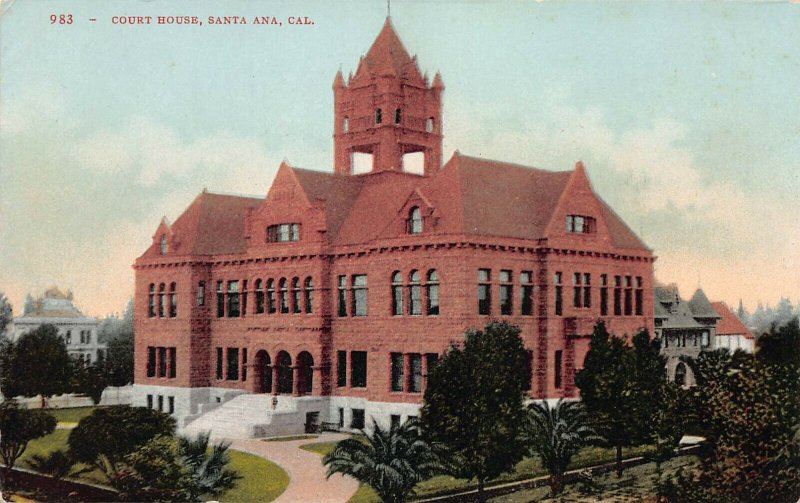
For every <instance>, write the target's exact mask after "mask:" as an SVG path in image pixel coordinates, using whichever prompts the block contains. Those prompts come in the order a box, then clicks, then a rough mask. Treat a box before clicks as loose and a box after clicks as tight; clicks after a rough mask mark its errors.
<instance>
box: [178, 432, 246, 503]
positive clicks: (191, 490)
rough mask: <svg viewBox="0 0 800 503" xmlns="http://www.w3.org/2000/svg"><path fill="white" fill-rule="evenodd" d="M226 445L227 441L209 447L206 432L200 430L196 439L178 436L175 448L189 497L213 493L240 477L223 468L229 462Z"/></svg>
mask: <svg viewBox="0 0 800 503" xmlns="http://www.w3.org/2000/svg"><path fill="white" fill-rule="evenodd" d="M229 447H230V443H219V444H214V445H213V446H211V447H210V448H209V434H208V433H201V434H200V435H198V436H197V438H196V439H190V438H186V437H180V438H179V439H178V450H179V452H180V455H181V458H182V459H183V463H184V465H185V466H186V468H187V470H188V475H189V482H188V484H187V485H186V487H187V494H188V497H189V499H190V500H193V501H194V500H197V499H198V498H200V497H201V496H211V497H216V496H219V495H220V494H222V493H223V492H225V491H227V490H228V489H231V488H233V487H234V486H235V485H236V481H237V480H238V479H240V478H241V477H240V476H239V474H238V473H236V471H234V470H230V469H228V468H226V466H227V465H228V463H229V462H230V456H229V455H228V448H229Z"/></svg>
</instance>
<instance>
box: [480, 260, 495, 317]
mask: <svg viewBox="0 0 800 503" xmlns="http://www.w3.org/2000/svg"><path fill="white" fill-rule="evenodd" d="M490 275H491V271H490V270H489V269H478V314H483V315H488V314H490V313H491V310H492V293H491V285H490V284H489V279H490V277H491V276H490Z"/></svg>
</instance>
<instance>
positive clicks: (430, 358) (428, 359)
mask: <svg viewBox="0 0 800 503" xmlns="http://www.w3.org/2000/svg"><path fill="white" fill-rule="evenodd" d="M438 363H439V355H438V354H436V353H425V366H426V367H427V368H426V374H425V377H426V378H427V377H428V376H429V375H431V373H432V372H433V369H435V368H436V364H438Z"/></svg>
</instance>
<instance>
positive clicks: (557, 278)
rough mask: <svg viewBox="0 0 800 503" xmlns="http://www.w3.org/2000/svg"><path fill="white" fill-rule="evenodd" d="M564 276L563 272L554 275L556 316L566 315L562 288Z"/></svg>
mask: <svg viewBox="0 0 800 503" xmlns="http://www.w3.org/2000/svg"><path fill="white" fill-rule="evenodd" d="M561 280H562V274H561V272H556V273H555V274H554V275H553V283H554V284H555V304H556V305H555V308H556V315H557V316H561V315H562V314H563V313H564V305H563V304H564V302H563V301H564V298H563V292H562V288H563V287H562V286H561Z"/></svg>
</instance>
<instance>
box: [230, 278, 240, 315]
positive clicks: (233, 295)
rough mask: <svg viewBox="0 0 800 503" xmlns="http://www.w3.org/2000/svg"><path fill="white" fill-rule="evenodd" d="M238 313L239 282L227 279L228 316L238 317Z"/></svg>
mask: <svg viewBox="0 0 800 503" xmlns="http://www.w3.org/2000/svg"><path fill="white" fill-rule="evenodd" d="M239 314H240V312H239V282H238V281H228V318H238V317H239Z"/></svg>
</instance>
